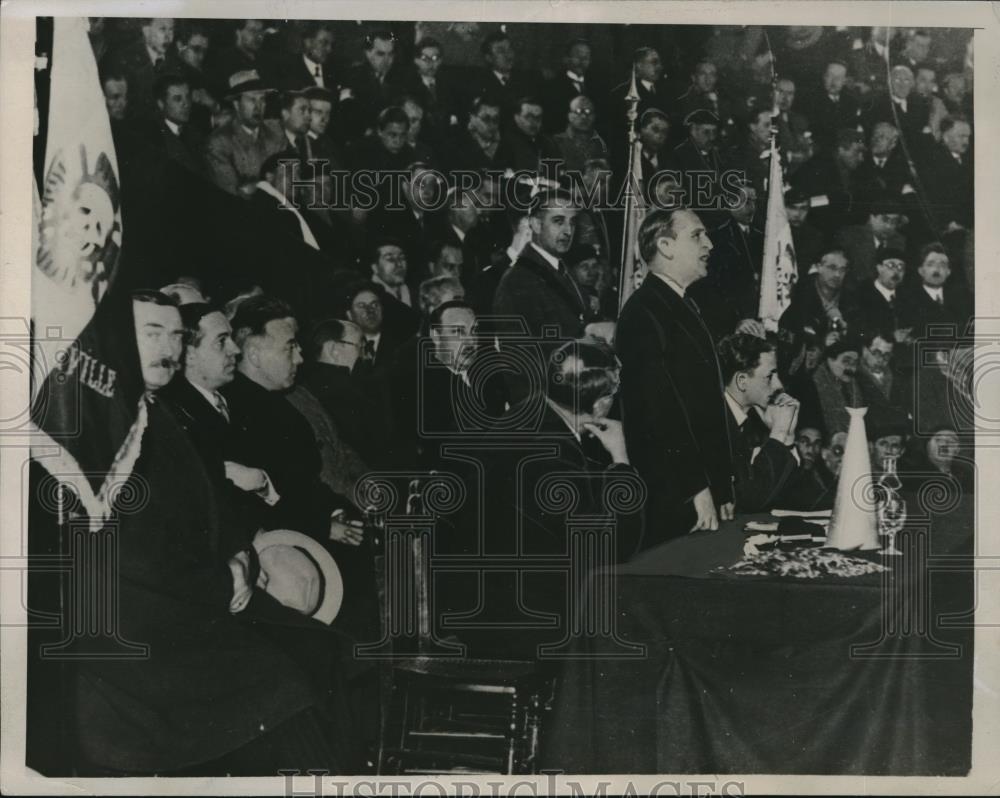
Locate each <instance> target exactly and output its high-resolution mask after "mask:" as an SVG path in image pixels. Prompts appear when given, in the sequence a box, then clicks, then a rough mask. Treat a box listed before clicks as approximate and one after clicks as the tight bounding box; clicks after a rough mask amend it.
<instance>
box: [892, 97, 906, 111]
mask: <svg viewBox="0 0 1000 798" xmlns="http://www.w3.org/2000/svg"><path fill="white" fill-rule="evenodd" d="M892 101H893V102H894V103H896V105H898V106H899V107H900V108H902V109H903V113H906V104H907V100H901V99H899V97H896V96H895V95H893V98H892Z"/></svg>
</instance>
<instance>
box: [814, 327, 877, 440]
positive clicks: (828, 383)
mask: <svg viewBox="0 0 1000 798" xmlns="http://www.w3.org/2000/svg"><path fill="white" fill-rule="evenodd" d="M860 350H861V345H860V342H859V341H858V339H857V338H855V337H853V336H844V337H842V338H839V339H838V340H836V341H834V342H833V343H832V344H830V345H829V346H827V348H826V351H825V353H824V355H825V358H824V360H823V362H822V363H820V364H819V366H817V367H816V370H815V371H814V372H813V375H812V380H811V381H810V382H809V383H806V386H805V388H806V391H805V395H803V396H800V397H799V399H800V400H801V401H802V404H803V405H804V406H805V408H804V409H803V412H802V415H803V418H804V420H806V421H808V423H810V424H814V425H815V426H817V427H820V428H821V429H822V430H823V431H824V433H825V434H826V435H827V436H829V435H832V434H833V433H835V432H846V431H847V427H848V425H849V423H850V417H849V416H848V414H847V409H846V408H848V407H865V406H866V405H865V401H864V395H863V394H862V392H861V386H860V385H859V384H858V380H857V372H858V362H859V360H860Z"/></svg>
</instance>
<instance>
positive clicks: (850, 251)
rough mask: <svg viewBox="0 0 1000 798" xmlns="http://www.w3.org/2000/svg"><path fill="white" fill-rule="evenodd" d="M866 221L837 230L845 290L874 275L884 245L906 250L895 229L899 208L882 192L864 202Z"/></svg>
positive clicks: (898, 222) (899, 220) (835, 238)
mask: <svg viewBox="0 0 1000 798" xmlns="http://www.w3.org/2000/svg"><path fill="white" fill-rule="evenodd" d="M865 204H867V205H868V208H867V211H868V221H867V222H865V223H864V224H855V225H851V226H850V227H845V228H843V229H841V230H838V231H837V233H836V235H835V236H834V240H835V241H836V243H837V244H838V245H839V246H841V247H843V248H844V254H845V255H846V256H847V262H848V264H849V265H850V268H849V269H848V272H847V278H846V279H845V280H844V287H845V288H846V289H848V290H851V289H853V288H855V287H856V286H859V285H863V284H865V283H870V282H871V281H872V279H874V277H875V274H876V271H875V263H876V260H877V258H878V257H880V253H881V252H883V251H884V250H886V249H895V250H903V251H906V238H905V237H904V236H903V235H902V233H900V232H899V227H900V225H901V222H902V220H901V218H900V217H901V215H902V208H901V207H900V206H899V204H898V203H897V202H896V201H895V200H892V199H890V198H888V197H886V196H885V195H884V194H882V195H881V196H878V195H877V196H875V197H873V198H872V200H871V201H870V202H868V203H865Z"/></svg>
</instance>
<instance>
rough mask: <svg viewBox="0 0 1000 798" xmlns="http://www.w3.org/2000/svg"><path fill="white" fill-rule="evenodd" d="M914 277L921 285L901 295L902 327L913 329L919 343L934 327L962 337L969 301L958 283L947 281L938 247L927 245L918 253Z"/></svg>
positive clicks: (944, 259)
mask: <svg viewBox="0 0 1000 798" xmlns="http://www.w3.org/2000/svg"><path fill="white" fill-rule="evenodd" d="M917 275H918V276H919V278H920V284H919V285H915V286H912V287H911V290H909V291H907V292H905V293H903V294H902V300H903V302H902V307H901V308H900V320H901V322H902V325H903V326H904V327H910V328H912V335H913V337H914V338H915V339H918V340H919V339H923V338H927V336H928V335H929V334H930V332H931V328H932V327H933V326H938V327H939V328H941V329H943V328H947V327H950V328H951V329H952V330H953V331H954V334H955V335H959V336H961V335H965V333H966V330H967V328H968V325H969V322H970V320H971V319H972V318H973V315H972V314H973V303H972V299H971V297H970V296H969V294H968V292H967V291H966V290H965V288H964V286H963V285H962V284H961V283H958V282H955V281H952V282H949V281H948V278H949V277H950V276H951V263H950V261H949V258H948V253H947V251H946V250H945V248H944V247H943V246H942V245H941V244H937V243H934V244H928V245H927V246H925V247H924V248H923V249H922V250H921V251H920V254H919V255H918V259H917Z"/></svg>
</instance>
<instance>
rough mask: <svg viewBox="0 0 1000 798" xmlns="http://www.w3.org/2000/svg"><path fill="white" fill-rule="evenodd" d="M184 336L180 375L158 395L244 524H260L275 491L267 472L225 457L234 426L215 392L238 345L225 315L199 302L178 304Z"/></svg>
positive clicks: (228, 377) (231, 369) (228, 378)
mask: <svg viewBox="0 0 1000 798" xmlns="http://www.w3.org/2000/svg"><path fill="white" fill-rule="evenodd" d="M181 318H182V319H183V321H184V330H185V334H186V338H187V342H186V345H185V347H184V373H183V374H178V375H177V376H176V377H174V379H173V380H171V382H170V384H169V385H168V386H167V387H166V388H164V389H163V391H162V395H163V398H164V399H166V400H167V401H168V402H169V403H170V405H171V408H172V409H173V411H174V413H175V415H176V416H177V418H178V420H179V421H180V423H181V424H182V425H183V427H184V429H185V430H186V431H187V433H188V435H189V436H190V437H191V441H192V443H194V445H195V448H197V449H198V453H199V454H200V455H201V458H202V460H203V461H204V464H205V468H206V469H207V470H208V472H209V473H210V474H212V476H213V478H214V479H215V480H216V481H217V482H219V483H222V480H223V478H224V479H225V483H224V484H223V487H222V490H223V491H224V493H225V494H226V496H227V498H228V499H229V500H230V502H231V503H232V504H233V506H234V507H235V508H236V509H237V510H238V511H240V512H242V513H243V515H244V516H245V519H246V521H247V523H248V524H251V525H252V524H257V525H260V521H261V519H262V518H263V517H264V516H265V515H266V511H267V507H270V506H273V505H274V504H276V503H277V501H278V498H279V496H278V493H277V491H276V490H275V489H274V484H273V483H272V482H271V479H270V477H268V475H267V472H266V471H263V470H262V469H259V468H250V467H248V466H246V465H244V464H242V463H238V462H235V461H233V460H228V459H227V457H228V456H229V452H230V451H231V449H232V440H231V438H232V436H233V434H234V429H233V426H232V424H231V423H230V416H229V405H228V404H227V403H226V400H225V398H223V396H222V394H221V393H220V392H219V391H220V389H221V388H223V387H225V386H226V385H228V384H229V383H231V382H232V381H233V377H234V376H235V375H236V360H237V356H238V355H239V353H240V348H239V347H238V346H237V345H236V343H235V341H233V339H232V328H231V327H230V326H229V322H228V321H227V319H226V317H225V315H223V313H222V312H221V311H220V310H218V309H216V308H214V307H213V306H212V305H208V304H205V303H202V302H191V303H188V304H186V305H182V306H181Z"/></svg>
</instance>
